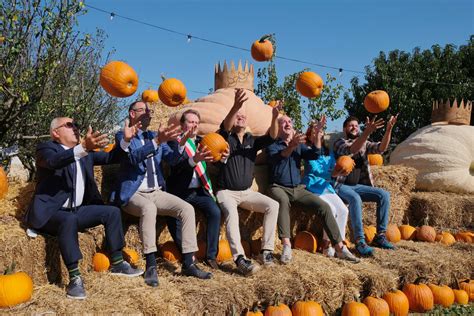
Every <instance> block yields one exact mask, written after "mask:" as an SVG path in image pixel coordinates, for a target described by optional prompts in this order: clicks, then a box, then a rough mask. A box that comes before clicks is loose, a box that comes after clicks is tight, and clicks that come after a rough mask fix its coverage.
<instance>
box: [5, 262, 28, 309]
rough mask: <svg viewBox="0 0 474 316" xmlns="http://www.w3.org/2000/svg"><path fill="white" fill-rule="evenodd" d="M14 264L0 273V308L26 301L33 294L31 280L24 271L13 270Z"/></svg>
mask: <svg viewBox="0 0 474 316" xmlns="http://www.w3.org/2000/svg"><path fill="white" fill-rule="evenodd" d="M13 269H14V264H12V266H11V268H9V269H7V271H6V272H5V274H4V275H0V308H3V307H12V306H15V305H18V304H20V303H25V302H28V301H29V300H30V299H31V295H32V294H33V280H32V279H31V277H30V276H29V275H28V274H26V273H25V272H13Z"/></svg>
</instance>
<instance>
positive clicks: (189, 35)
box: [188, 34, 193, 43]
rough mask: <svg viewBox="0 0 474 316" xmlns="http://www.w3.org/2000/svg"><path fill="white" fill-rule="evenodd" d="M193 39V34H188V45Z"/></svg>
mask: <svg viewBox="0 0 474 316" xmlns="http://www.w3.org/2000/svg"><path fill="white" fill-rule="evenodd" d="M191 38H193V37H192V36H191V34H188V43H191Z"/></svg>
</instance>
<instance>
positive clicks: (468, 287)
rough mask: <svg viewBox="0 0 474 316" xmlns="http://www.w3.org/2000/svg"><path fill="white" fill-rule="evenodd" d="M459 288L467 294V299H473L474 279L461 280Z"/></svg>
mask: <svg viewBox="0 0 474 316" xmlns="http://www.w3.org/2000/svg"><path fill="white" fill-rule="evenodd" d="M459 288H460V289H461V290H464V291H466V293H467V295H469V301H474V280H470V279H467V280H463V281H461V282H460V283H459Z"/></svg>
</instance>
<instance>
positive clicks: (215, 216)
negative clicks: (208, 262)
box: [168, 187, 221, 260]
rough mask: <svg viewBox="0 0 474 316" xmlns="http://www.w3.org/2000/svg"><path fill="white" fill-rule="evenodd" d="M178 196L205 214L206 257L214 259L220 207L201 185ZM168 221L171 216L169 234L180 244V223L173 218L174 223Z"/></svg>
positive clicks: (219, 222) (217, 238) (217, 239)
mask: <svg viewBox="0 0 474 316" xmlns="http://www.w3.org/2000/svg"><path fill="white" fill-rule="evenodd" d="M179 197H180V198H181V199H183V200H185V201H186V202H188V203H189V204H191V205H192V206H194V208H198V209H199V210H201V212H203V213H204V215H205V216H206V220H207V225H206V226H207V229H206V233H207V241H206V243H207V252H206V258H207V259H214V260H215V259H216V257H217V247H218V245H219V232H220V227H221V209H220V208H219V206H218V205H217V203H216V202H215V201H214V200H213V199H212V197H211V196H210V195H209V194H208V193H207V192H206V191H205V189H203V188H202V187H201V188H197V189H189V190H187V191H186V192H185V193H184V194H182V195H181V194H180V195H179ZM170 221H172V219H171V218H170V220H169V221H168V229H169V230H170V234H171V236H172V237H173V239H174V240H175V242H176V243H177V244H181V243H180V241H181V223H180V221H179V220H177V219H175V221H176V222H175V223H176V225H172V223H170ZM170 224H171V225H170Z"/></svg>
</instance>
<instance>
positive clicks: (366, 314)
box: [342, 301, 370, 316]
mask: <svg viewBox="0 0 474 316" xmlns="http://www.w3.org/2000/svg"><path fill="white" fill-rule="evenodd" d="M355 315H357V316H370V311H369V309H368V308H367V306H365V305H364V304H363V303H360V302H355V301H352V302H348V303H346V304H344V306H343V307H342V316H355Z"/></svg>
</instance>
